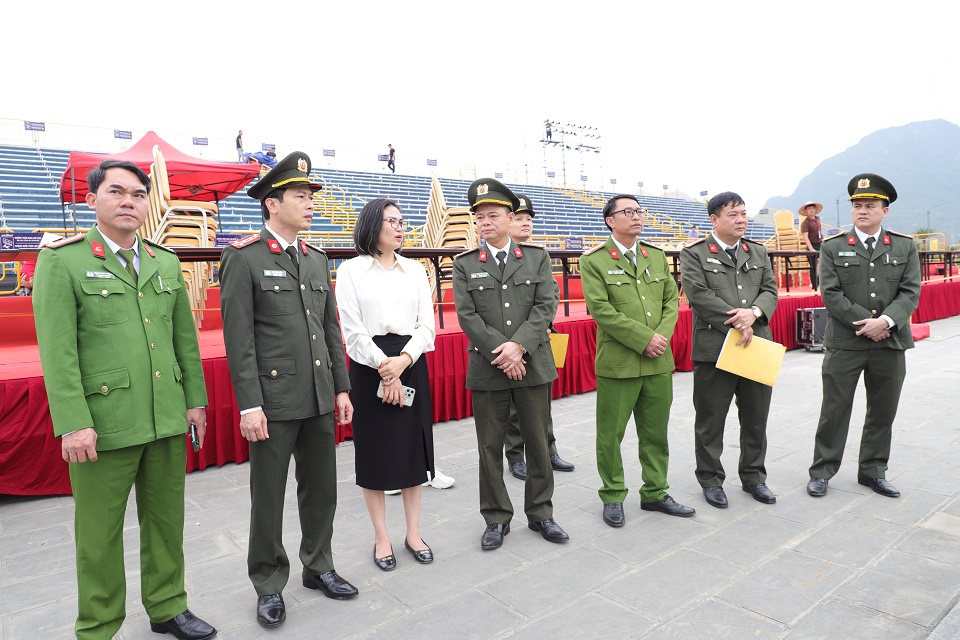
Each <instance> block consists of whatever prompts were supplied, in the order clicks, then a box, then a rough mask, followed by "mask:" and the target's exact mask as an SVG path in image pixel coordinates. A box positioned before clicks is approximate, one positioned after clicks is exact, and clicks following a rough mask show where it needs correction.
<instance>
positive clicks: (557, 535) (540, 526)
mask: <svg viewBox="0 0 960 640" xmlns="http://www.w3.org/2000/svg"><path fill="white" fill-rule="evenodd" d="M527 526H528V527H530V528H531V529H533V530H534V531H539V532H540V535H542V536H543V539H544V540H546V541H547V542H566V541H567V540H569V539H570V536H568V535H567V532H566V531H564V530H563V529H561V528H560V525H558V524H557V523H556V522H554V521H553V518H547V519H546V520H541V521H540V522H530V523H527Z"/></svg>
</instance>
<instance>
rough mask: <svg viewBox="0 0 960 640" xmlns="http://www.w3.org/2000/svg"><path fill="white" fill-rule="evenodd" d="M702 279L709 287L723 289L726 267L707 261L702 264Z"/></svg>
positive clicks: (725, 281)
mask: <svg viewBox="0 0 960 640" xmlns="http://www.w3.org/2000/svg"><path fill="white" fill-rule="evenodd" d="M703 279H704V281H705V282H706V283H707V286H708V287H710V288H711V289H723V288H724V287H726V286H727V268H726V267H725V266H724V265H722V264H713V263H709V262H708V263H707V264H705V265H703Z"/></svg>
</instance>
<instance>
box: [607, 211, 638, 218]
mask: <svg viewBox="0 0 960 640" xmlns="http://www.w3.org/2000/svg"><path fill="white" fill-rule="evenodd" d="M618 213H622V214H623V215H624V217H625V218H642V217H643V216H644V215H646V213H647V210H646V209H620V210H619V211H614V212H613V213H611V214H610V216H611V217H613V216H615V215H617V214H618Z"/></svg>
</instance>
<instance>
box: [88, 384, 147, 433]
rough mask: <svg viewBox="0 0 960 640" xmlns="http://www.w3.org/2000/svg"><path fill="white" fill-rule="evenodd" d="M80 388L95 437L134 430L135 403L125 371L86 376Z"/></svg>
mask: <svg viewBox="0 0 960 640" xmlns="http://www.w3.org/2000/svg"><path fill="white" fill-rule="evenodd" d="M80 384H81V385H82V386H83V395H84V396H85V397H86V399H87V407H89V408H90V417H91V418H92V419H93V426H94V428H95V429H96V430H97V433H98V434H101V435H102V434H105V433H115V432H117V431H123V430H124V429H129V428H130V427H131V426H133V423H134V422H135V421H136V417H137V413H136V403H135V402H134V401H133V392H132V391H131V390H130V374H129V372H128V371H127V370H126V369H112V370H110V371H102V372H100V373H93V374H90V375H86V376H83V377H82V378H81V379H80Z"/></svg>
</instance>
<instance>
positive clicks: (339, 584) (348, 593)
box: [303, 551, 376, 600]
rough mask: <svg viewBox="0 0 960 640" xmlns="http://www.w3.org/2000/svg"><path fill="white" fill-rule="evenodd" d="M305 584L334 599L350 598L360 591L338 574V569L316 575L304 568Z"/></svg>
mask: <svg viewBox="0 0 960 640" xmlns="http://www.w3.org/2000/svg"><path fill="white" fill-rule="evenodd" d="M374 553H376V551H374ZM303 586H305V587H306V588H307V589H320V591H322V592H323V595H325V596H327V597H328V598H333V599H334V600H349V599H350V598H352V597H354V596H355V595H357V594H358V593H360V592H359V591H357V588H356V587H355V586H353V585H352V584H350V583H349V582H347V581H346V580H344V579H343V578H341V577H340V576H339V575H337V572H336V571H327V572H326V573H321V574H320V575H318V576H316V575H312V574H311V573H309V572H308V571H307V569H306V568H304V569H303Z"/></svg>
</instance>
